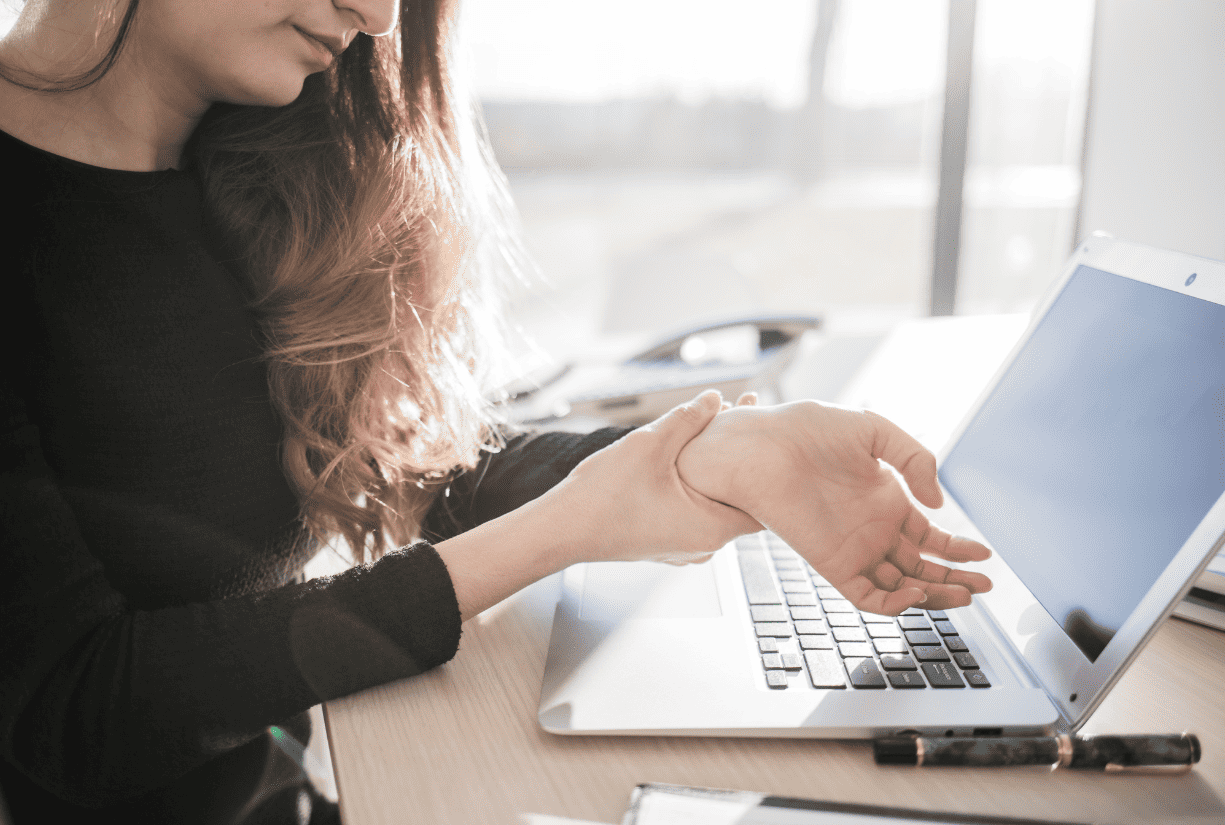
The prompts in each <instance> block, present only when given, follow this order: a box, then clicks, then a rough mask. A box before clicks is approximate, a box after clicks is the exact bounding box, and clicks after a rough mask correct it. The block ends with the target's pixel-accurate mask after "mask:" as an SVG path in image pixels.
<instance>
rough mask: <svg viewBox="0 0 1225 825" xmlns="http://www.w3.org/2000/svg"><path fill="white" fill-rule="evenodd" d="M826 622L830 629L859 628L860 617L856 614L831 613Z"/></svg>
mask: <svg viewBox="0 0 1225 825" xmlns="http://www.w3.org/2000/svg"><path fill="white" fill-rule="evenodd" d="M825 621H827V622H829V626H830V627H859V617H858V616H856V615H855V614H854V613H830V614H829V615H828V616H826V617H825Z"/></svg>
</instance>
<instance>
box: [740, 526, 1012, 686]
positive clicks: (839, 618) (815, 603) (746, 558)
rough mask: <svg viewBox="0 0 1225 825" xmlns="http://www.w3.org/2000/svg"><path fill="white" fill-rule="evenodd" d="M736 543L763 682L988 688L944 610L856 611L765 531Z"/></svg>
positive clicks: (988, 684)
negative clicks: (887, 613)
mask: <svg viewBox="0 0 1225 825" xmlns="http://www.w3.org/2000/svg"><path fill="white" fill-rule="evenodd" d="M736 549H737V555H738V558H739V561H740V573H741V577H742V579H743V580H744V589H745V595H746V596H747V597H748V600H749V613H750V614H751V616H752V620H753V630H754V633H755V634H756V637H757V646H758V650H759V653H760V657H761V667H762V668H763V670H764V671H765V677H766V684H767V685H769V686H770V687H771V688H774V689H777V690H786V689H787V688H788V687H792V688H794V687H799V686H800V685H801V684H803V683H804V682H805V681H806V682H807V684H810V685H811V686H812V687H814V688H821V689H846V687H847V685H848V683H849V684H850V686H851V687H852V688H855V689H860V690H872V689H876V690H886V689H893V690H927V689H931V688H965V687H966V686H967V685H968V686H970V687H974V688H989V687H991V682H990V680H989V679H988V678H987V675H986V674H985V673H983V671H982V670H981V669H980V668H979V665H978V661H977V660H976V659H975V658H974V654H973V653H972V652H971V650H970V648H969V645H967V644H966V642H965V640H964V639H962V638H961V636H960V634H959V633H958V632H957V627H956V625H955V624H954V623H953V621H952V620H950V619H949V617H948V615H947V614H946V613H945V612H944V611H942V610H926V611H925V610H918V609H911V610H907V611H906V612H905V613H903V614H902V615H901V616H897V617H894V616H879V615H876V614H873V613H863V612H860V611H858V610H856V609H855V608H854V607H853V606H852V605H851V603H850V602H849V601H847V600H846V599H844V598H843V597H842V595H841V594H840V593H839V592H838V591H837V590H836V589H834V588H833V587H831V586H830V584H829V582H827V581H826V580H825V579H823V578H822V577H821V575H820V574H819V573H817V571H816V570H815V569H813V567H812V565H810V564H808V562H806V561H804V560H803V559H802V558H800V556H799V554H797V553H796V552H795V551H794V550H792V549H791V548H790V547H788V546H787V544H786V543H785V542H784V541H783V540H782V539H780V538H779V537H778V536H776V535H774V534H773V533H769V532H764V533H756V534H754V535H751V536H742V537H741V538H739V539H737V540H736ZM805 675H806V676H807V679H806V680H804V679H803V678H802V676H805Z"/></svg>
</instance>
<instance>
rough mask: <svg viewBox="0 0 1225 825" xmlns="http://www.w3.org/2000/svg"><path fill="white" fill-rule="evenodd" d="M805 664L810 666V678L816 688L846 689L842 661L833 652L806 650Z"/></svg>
mask: <svg viewBox="0 0 1225 825" xmlns="http://www.w3.org/2000/svg"><path fill="white" fill-rule="evenodd" d="M804 663H805V664H807V665H808V678H809V679H810V680H811V681H812V686H813V687H815V688H845V687H846V677H845V676H844V675H843V674H844V673H845V672H846V671H844V670H843V669H842V659H840V658H839V657H838V654H836V653H834V652H833V651H832V650H806V651H804Z"/></svg>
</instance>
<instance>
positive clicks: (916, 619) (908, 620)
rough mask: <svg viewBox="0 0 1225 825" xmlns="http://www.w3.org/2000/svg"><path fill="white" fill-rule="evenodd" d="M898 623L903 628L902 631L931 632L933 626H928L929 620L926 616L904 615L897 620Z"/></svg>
mask: <svg viewBox="0 0 1225 825" xmlns="http://www.w3.org/2000/svg"><path fill="white" fill-rule="evenodd" d="M897 623H898V624H900V625H901V626H902V630H931V629H932V626H931V625H930V624H928V622H927V618H926V617H924V616H911V615H909V614H907V613H903V614H902V615H901V616H900V617H899V618H898V620H897Z"/></svg>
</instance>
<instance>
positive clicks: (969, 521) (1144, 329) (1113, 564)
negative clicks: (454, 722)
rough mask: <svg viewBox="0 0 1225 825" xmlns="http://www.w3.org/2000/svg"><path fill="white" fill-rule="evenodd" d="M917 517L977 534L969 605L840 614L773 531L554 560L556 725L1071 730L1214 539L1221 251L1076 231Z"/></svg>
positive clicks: (1222, 495) (552, 693)
mask: <svg viewBox="0 0 1225 825" xmlns="http://www.w3.org/2000/svg"><path fill="white" fill-rule="evenodd" d="M939 459H940V464H939V480H940V483H941V485H942V488H943V490H944V492H945V499H946V504H945V506H944V508H942V509H941V510H940V511H939V512H938V513H936V514H935V515H934V517H933V518H934V520H935V521H936V522H937V523H939V524H941V525H942V526H944V527H945V528H946V529H950V530H952V531H954V532H958V533H962V534H964V535H969V536H971V537H973V538H976V539H978V540H980V541H983V542H984V543H986V544H987V545H988V546H990V547H992V548H993V550H994V551H995V552H994V555H993V557H992V559H990V560H989V561H987V562H984V563H982V564H980V565H974V568H975V569H979V570H982V571H983V572H985V573H986V574H987V575H989V576H990V577H991V578H992V580H993V581H994V583H995V587H994V589H993V590H992V591H991V592H990V593H987V594H983V595H980V596H976V597H975V600H974V603H973V604H972V605H970V606H969V607H964V608H957V609H953V610H948V611H931V612H925V611H921V610H911V611H907V613H906V614H903V615H902V616H900V617H896V618H895V617H888V616H873V615H870V614H867V615H865V614H861V613H859V612H857V611H855V610H854V609H853V608H852V607H851V606H850V604H849V603H848V602H847V601H846V600H845V599H842V598H841V596H840V594H839V593H838V592H837V591H836V590H834V589H833V588H831V587H829V586H828V584H827V583H825V582H824V580H823V579H821V578H820V576H819V574H817V573H816V571H814V570H813V569H812V568H811V567H810V566H809V565H808V564H807V563H806V562H805V561H804V560H803V559H801V558H799V557H798V556H797V555H796V554H794V552H793V551H791V550H790V548H788V547H787V546H786V545H785V544H784V543H783V542H782V541H781V540H780V539H778V538H777V537H776V536H773V535H772V534H769V533H759V534H755V535H751V536H744V537H741V538H739V539H737V540H736V541H734V542H732V543H731V544H729V545H727V546H726V547H724V548H722V549H721V550H720V551H719V552H717V553H716V554H715V556H714V558H712V559H711V561H709V562H707V563H706V564H702V565H688V566H684V567H672V566H668V565H660V564H652V563H649V562H635V563H615V562H612V563H595V564H586V565H577V566H575V567H572V568H570V569H568V570H567V571H565V573H564V574H563V577H562V582H561V597H560V600H559V602H558V605H557V609H556V613H555V617H554V621H553V630H552V635H551V638H550V643H549V650H548V658H547V662H546V665H545V671H544V678H543V684H542V687H541V697H540V706H539V712H538V718H539V722H540V725H541V726H542V727H543V728H544V729H545V730H547V731H550V732H552V733H558V734H610V735H654V734H669V735H703V736H708V735H715V736H749V737H760V736H769V737H832V738H867V737H876V736H886V735H898V734H907V733H912V732H919V733H923V734H927V735H933V734H934V735H958V736H969V735H978V736H981V735H991V734H997V733H998V734H1001V735H1036V734H1048V733H1053V732H1056V731H1059V732H1063V731H1074V730H1076V729H1078V728H1079V727H1080V726H1081V725H1082V724H1083V723H1084V722H1085V721H1086V720H1087V719H1088V717H1089V715H1090V714H1091V713H1092V712H1093V710H1094V708H1096V707H1097V706H1098V705H1099V704H1100V703H1101V701H1102V700H1103V699H1104V698H1105V696H1106V694H1107V693H1108V691H1109V690H1110V688H1111V687H1112V686H1113V685H1114V683H1115V682H1116V681H1117V680H1118V678H1119V677H1120V676H1121V674H1122V673H1123V672H1124V671H1125V669H1126V668H1127V666H1128V665H1129V664H1130V663H1131V661H1132V660H1133V659H1134V658H1135V657H1136V655H1137V654H1138V653H1139V651H1140V650H1141V649H1142V648H1143V646H1144V644H1145V643H1146V642H1147V641H1148V640H1149V638H1151V637H1152V635H1153V634H1154V633H1155V632H1156V630H1157V628H1158V627H1159V626H1160V624H1161V623H1162V622H1163V621H1164V620H1165V619H1166V617H1167V616H1169V615H1170V613H1171V611H1172V610H1173V608H1174V606H1175V605H1176V604H1177V603H1178V602H1179V600H1180V599H1182V598H1183V596H1184V595H1185V594H1186V593H1187V591H1188V590H1189V589H1190V587H1191V586H1192V584H1193V583H1194V582H1195V581H1196V579H1197V577H1198V576H1199V575H1200V573H1201V572H1202V571H1203V570H1204V569H1205V568H1206V567H1207V565H1208V564H1209V562H1210V561H1211V560H1212V558H1213V557H1214V556H1215V555H1216V553H1217V551H1218V550H1220V549H1221V547H1222V545H1223V543H1225V264H1222V263H1220V262H1215V261H1209V260H1206V259H1202V258H1196V257H1192V256H1188V255H1183V254H1178V253H1173V252H1165V251H1160V250H1156V249H1151V248H1147V247H1143V246H1138V245H1134V244H1128V243H1123V242H1120V241H1116V240H1114V239H1111V238H1108V237H1103V236H1094V237H1093V238H1091V239H1090V240H1088V241H1087V242H1086V243H1084V244H1083V245H1082V246H1080V247H1079V248H1078V249H1077V250H1076V252H1075V253H1074V254H1073V256H1072V258H1071V260H1070V261H1069V263H1068V265H1067V267H1066V270H1065V272H1064V274H1063V276H1062V278H1061V279H1059V281H1058V282H1057V283H1056V284H1055V286H1054V287H1053V288H1052V289H1051V290H1050V292H1049V293H1048V295H1047V296H1046V297H1045V298H1044V300H1043V301H1042V303H1041V305H1040V306H1039V307H1038V309H1037V310H1036V311H1035V312H1034V314H1033V316H1032V320H1031V321H1030V323H1029V325H1028V327H1027V329H1026V330H1025V332H1024V333H1023V334H1022V335H1021V336H1020V339H1019V341H1018V342H1017V343H1016V345H1015V346H1014V347H1013V349H1012V351H1011V353H1010V354H1009V355H1008V357H1007V358H1005V359H1004V362H1003V365H1002V366H1001V367H1000V368H999V369H998V371H997V372H996V374H995V376H994V377H993V378H992V379H991V380H990V381H989V382H988V383H987V386H986V388H985V389H984V390H983V391H982V393H981V395H980V396H979V397H978V399H977V400H976V401H975V402H974V403H973V404H972V405H971V406H970V409H969V412H968V413H967V414H966V415H965V416H964V418H963V420H962V422H961V424H960V425H958V426H957V427H956V428H955V429H953V431H952V433H951V437H950V438H948V439H947V443H946V446H945V447H944V448H943V449H941V450H940V455H939Z"/></svg>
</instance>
